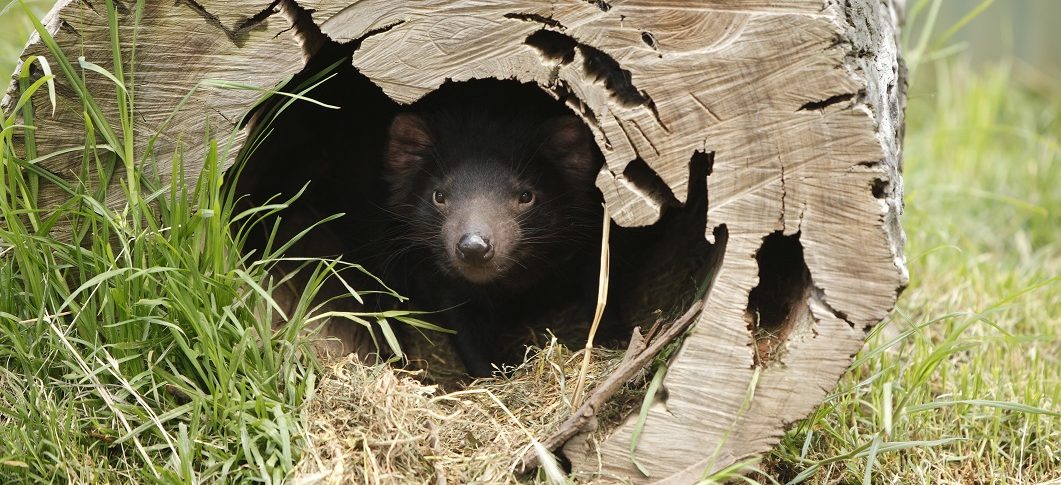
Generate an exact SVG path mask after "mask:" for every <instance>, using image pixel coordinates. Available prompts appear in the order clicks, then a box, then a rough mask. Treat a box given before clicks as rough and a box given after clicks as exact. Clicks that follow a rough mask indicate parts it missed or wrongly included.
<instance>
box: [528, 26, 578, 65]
mask: <svg viewBox="0 0 1061 485" xmlns="http://www.w3.org/2000/svg"><path fill="white" fill-rule="evenodd" d="M526 42H527V45H529V46H531V47H533V48H535V49H537V50H538V52H539V53H540V54H541V55H542V57H543V58H545V60H546V61H550V62H555V63H557V64H561V65H563V64H569V63H571V61H573V60H575V47H577V46H578V42H576V41H575V39H572V38H571V37H570V36H566V35H564V34H561V33H559V32H553V31H552V30H539V31H537V32H535V33H533V34H531V35H529V36H527V41H526Z"/></svg>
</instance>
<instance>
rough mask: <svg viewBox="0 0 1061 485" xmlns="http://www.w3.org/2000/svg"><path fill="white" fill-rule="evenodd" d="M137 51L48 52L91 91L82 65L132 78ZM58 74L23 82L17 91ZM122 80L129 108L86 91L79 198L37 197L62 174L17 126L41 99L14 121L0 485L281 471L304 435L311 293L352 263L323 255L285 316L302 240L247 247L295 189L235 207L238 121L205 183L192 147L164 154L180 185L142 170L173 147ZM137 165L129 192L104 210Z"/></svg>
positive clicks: (0, 183)
mask: <svg viewBox="0 0 1061 485" xmlns="http://www.w3.org/2000/svg"><path fill="white" fill-rule="evenodd" d="M107 3H108V10H110V11H111V12H113V8H112V7H110V5H109V3H110V2H107ZM139 7H140V4H138V5H137V8H139ZM16 8H17V7H16ZM112 16H113V13H112ZM21 18H24V19H25V18H29V17H28V16H24V17H21ZM111 21H112V25H113V22H114V18H111ZM38 29H39V26H38ZM38 31H39V32H43V31H41V30H38ZM45 40H46V42H51V40H50V38H47V37H45ZM119 42H120V41H119V39H117V38H116V37H115V38H113V39H112V43H114V44H116V45H117V44H118V43H119ZM116 52H117V49H116ZM97 61H106V60H97ZM126 61H127V59H123V60H121V62H113V63H109V64H110V65H113V66H115V69H114V70H113V73H112V74H111V73H103V72H99V71H101V70H102V68H99V67H98V66H93V65H89V64H82V68H84V69H85V71H82V69H79V68H77V67H75V66H73V65H71V64H70V63H69V61H67V60H66V59H65V58H63V57H62V56H61V55H59V53H58V52H57V51H56V50H54V49H53V50H52V52H51V56H50V63H51V65H52V68H53V69H54V72H56V73H62V75H63V78H64V79H65V81H66V82H68V83H69V85H71V86H72V87H73V88H74V90H75V91H78V92H84V90H85V87H84V82H83V80H82V78H81V76H82V75H84V76H100V75H111V76H113V77H114V78H115V79H116V82H119V81H117V80H121V81H120V82H122V83H123V84H124V85H126V86H131V85H132V83H131V82H130V80H131V79H132V77H133V75H134V74H133V72H132V71H131V69H128V68H125V69H123V64H125V62H126ZM91 69H95V70H97V72H89V70H91ZM50 78H51V76H44V77H43V78H41V79H40V80H38V81H36V82H33V83H30V81H29V80H28V79H27V80H25V81H22V82H21V83H20V85H21V93H22V94H21V97H20V98H19V99H20V102H27V103H29V100H30V99H31V95H32V94H33V93H34V91H36V90H41V91H43V90H47V89H49V88H50V84H49V81H50ZM117 92H118V95H117V96H118V97H117V100H118V106H119V110H118V116H117V118H118V119H116V120H115V119H108V118H106V117H105V116H104V115H103V114H102V112H103V110H101V109H100V107H99V106H98V105H97V104H96V102H95V101H94V100H93V99H92V98H91V97H89V96H82V101H83V102H84V106H85V112H86V113H88V114H89V117H88V118H89V120H86V127H85V130H86V133H87V134H88V136H87V138H86V139H87V140H89V141H88V143H87V144H86V145H85V146H83V147H81V148H80V149H79V150H77V153H81V155H82V166H83V167H85V169H84V170H83V172H82V173H81V174H80V175H79V177H78V178H77V181H76V182H70V181H67V182H62V181H60V183H59V185H60V186H62V187H63V189H64V190H66V191H67V192H68V193H69V196H70V197H69V199H68V201H67V202H66V203H64V204H63V205H62V206H60V207H57V208H54V207H52V208H48V210H42V209H41V208H40V207H38V205H37V202H36V193H37V187H38V186H39V184H40V183H41V180H40V178H42V177H48V176H49V175H50V174H49V173H48V172H46V171H43V170H41V169H39V168H37V166H36V165H35V163H36V161H35V160H34V158H35V153H34V151H35V144H34V143H33V132H32V130H26V129H24V128H22V127H20V126H19V123H23V122H24V123H27V124H30V123H32V118H30V117H29V114H30V113H31V111H28V110H27V111H17V113H18V114H23V115H25V116H24V117H23V118H22V119H19V118H18V117H17V116H16V115H15V114H12V115H10V116H8V117H6V118H4V119H2V120H0V121H2V124H0V289H2V290H0V483H17V482H79V483H128V482H130V481H133V482H160V481H161V482H181V483H190V482H198V481H219V480H230V481H233V482H239V483H242V482H247V481H264V482H268V483H272V482H280V481H283V480H284V479H285V478H286V477H287V476H288V475H289V474H290V473H291V472H292V471H293V469H294V466H295V464H296V463H297V461H298V459H299V453H300V450H301V448H302V447H304V446H305V444H306V443H305V441H304V433H303V427H304V420H303V418H302V409H303V408H302V406H303V404H304V402H305V400H306V399H307V397H308V396H309V395H311V394H312V392H313V390H314V388H315V381H316V370H315V362H313V361H312V360H311V358H310V357H308V356H310V355H312V352H310V351H309V348H308V347H307V344H308V340H307V339H305V338H304V336H303V334H302V331H303V329H304V328H305V327H306V326H307V324H308V323H309V322H310V321H311V320H312V318H313V312H314V308H312V307H311V306H310V303H309V302H311V301H312V300H313V298H314V296H315V294H316V292H317V291H318V290H319V289H320V287H321V285H322V284H323V281H324V280H325V275H333V274H335V273H337V272H338V271H339V270H340V269H349V267H348V266H346V265H343V264H342V263H339V262H323V261H321V262H318V263H316V264H308V265H307V267H306V268H305V269H304V271H310V272H312V275H311V276H310V277H309V278H308V283H307V284H306V286H305V288H304V289H302V292H301V294H300V295H301V299H299V300H297V301H296V302H295V303H294V304H293V305H291V306H290V307H287V309H286V314H285V313H284V312H285V310H284V309H282V308H281V307H280V306H279V305H278V304H277V303H276V302H275V301H273V300H272V297H271V290H272V289H273V288H274V287H275V286H276V285H279V284H283V281H282V280H279V279H278V278H275V277H273V276H272V274H273V273H271V272H270V269H271V267H272V266H273V265H274V264H276V262H277V261H278V258H279V257H280V256H281V255H282V254H283V253H284V251H285V248H286V247H287V246H288V245H290V244H291V242H283V243H280V242H277V244H275V245H274V244H273V242H272V241H270V242H269V243H268V244H267V246H266V247H265V248H264V249H263V250H262V251H261V252H260V253H258V254H255V255H254V259H248V256H247V255H245V254H244V253H243V249H242V248H243V242H244V240H245V238H246V237H247V234H248V231H249V230H251V229H252V227H254V226H255V225H257V224H260V223H261V219H262V217H264V216H266V215H268V214H271V213H275V212H276V211H279V210H282V209H283V208H284V207H286V204H285V203H284V201H280V202H278V203H276V204H271V205H269V206H265V207H262V208H257V209H250V210H247V211H244V212H239V213H237V212H236V210H235V204H234V200H233V199H232V194H231V193H229V192H226V191H224V190H223V189H222V185H223V184H222V177H223V174H222V173H221V171H220V167H221V163H222V161H223V160H226V159H228V158H229V157H230V156H232V155H233V154H232V153H230V147H231V146H233V143H232V140H233V137H232V136H231V135H232V134H229V133H223V134H221V135H219V136H218V135H213V134H210V133H204V134H203V136H204V139H203V141H202V143H204V145H205V146H208V147H210V150H209V151H208V154H207V156H206V158H205V159H204V160H202V161H201V162H202V166H203V167H204V169H203V172H202V173H201V175H200V177H199V180H198V183H197V184H196V186H195V187H194V188H191V187H188V186H186V185H185V184H184V183H183V182H182V181H183V180H184V177H183V176H181V175H180V174H181V173H182V172H181V170H182V169H181V167H182V166H184V161H183V160H181V158H180V156H177V157H175V158H174V159H173V160H172V161H171V160H165V161H164V163H173V167H174V173H175V174H177V175H178V176H175V177H173V178H172V182H168V183H163V182H161V181H160V180H157V179H152V178H150V177H148V176H147V175H145V173H144V172H141V171H140V170H139V169H138V167H143V166H150V165H151V164H156V163H160V161H159V160H155V159H149V158H145V155H143V154H140V153H137V150H136V147H137V143H136V141H137V140H136V138H135V136H134V135H133V130H132V126H131V120H132V119H134V116H135V113H136V111H135V105H134V102H133V99H134V93H133V92H132V90H131V89H128V88H125V89H120V90H117ZM98 94H99V93H97V95H98ZM36 99H37V100H41V99H47V97H46V96H44V97H41V96H38V97H36ZM27 106H28V105H27ZM174 108H176V107H174ZM89 121H91V123H90V122H89ZM16 134H17V135H20V136H23V137H24V143H23V142H19V141H17V140H16V138H15V136H16ZM241 156H242V155H241ZM122 167H126V168H129V169H130V170H127V171H126V173H125V174H123V175H121V182H122V183H121V190H123V192H124V193H123V195H124V197H123V198H124V200H126V201H128V202H127V203H126V205H125V206H124V207H120V208H117V209H114V208H108V207H105V206H104V205H103V204H102V203H101V201H103V200H105V196H106V189H105V187H107V186H108V181H109V180H110V179H111V178H112V177H113V176H115V174H118V173H121V171H120V170H116V169H120V168H122ZM99 187H103V188H104V189H100V188H99ZM57 228H68V229H69V231H66V232H65V233H64V232H63V230H62V229H59V231H58V232H53V229H57ZM256 260H257V261H256ZM311 263H312V262H311ZM274 321H279V322H281V324H280V325H278V326H277V327H275V328H274V326H273V322H274Z"/></svg>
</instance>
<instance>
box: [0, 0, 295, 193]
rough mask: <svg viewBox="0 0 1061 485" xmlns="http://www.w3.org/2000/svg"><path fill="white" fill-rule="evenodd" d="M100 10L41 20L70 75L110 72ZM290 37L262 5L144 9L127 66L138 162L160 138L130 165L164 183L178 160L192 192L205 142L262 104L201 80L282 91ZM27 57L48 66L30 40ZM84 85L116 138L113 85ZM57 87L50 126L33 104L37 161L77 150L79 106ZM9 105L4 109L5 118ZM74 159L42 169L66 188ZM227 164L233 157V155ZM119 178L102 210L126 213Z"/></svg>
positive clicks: (43, 109) (80, 7)
mask: <svg viewBox="0 0 1061 485" xmlns="http://www.w3.org/2000/svg"><path fill="white" fill-rule="evenodd" d="M103 8H104V6H103V3H102V2H81V1H76V0H73V1H68V2H60V3H58V4H57V5H56V6H55V7H54V8H53V9H52V11H51V12H50V13H49V14H48V15H47V17H46V18H45V22H46V27H47V29H48V31H49V32H51V33H52V35H53V36H54V37H55V40H56V42H57V43H58V44H59V45H60V46H61V47H62V48H63V49H64V52H66V56H67V58H68V59H70V60H71V62H73V63H74V65H75V67H76V66H77V58H78V56H84V57H85V58H86V60H88V61H91V62H94V63H96V64H99V65H100V66H102V67H104V68H105V69H108V70H111V71H112V72H113V66H114V63H113V60H112V59H113V58H112V54H111V47H110V34H109V31H108V27H107V16H106V12H105V11H103V10H102V9H103ZM130 9H131V6H130V7H122V8H119V9H118V13H119V26H120V29H121V30H120V36H121V38H122V39H132V37H133V30H134V29H133V12H132V11H131V10H130ZM289 27H290V22H288V20H287V19H286V18H285V17H283V16H281V15H279V14H278V12H277V11H276V10H275V9H274V8H272V7H271V6H269V4H264V5H262V4H261V2H248V3H246V4H243V3H240V2H228V1H225V2H220V1H219V2H203V3H196V2H191V1H184V0H180V1H176V2H171V1H165V2H155V1H149V2H147V4H146V7H145V11H144V16H143V22H142V25H141V26H140V31H139V33H138V38H139V39H140V45H139V46H138V47H137V49H136V59H135V64H134V65H133V66H131V67H132V72H134V74H135V80H134V92H135V95H136V111H137V118H136V122H135V130H136V133H137V137H136V139H137V140H138V142H139V143H140V144H139V145H138V146H137V150H136V152H137V154H142V153H143V152H144V148H145V145H146V142H147V140H148V139H149V138H150V137H151V136H152V135H154V134H155V133H159V139H158V142H157V143H156V145H155V148H154V153H153V154H151V155H149V156H148V155H145V156H143V157H142V159H140V160H138V162H140V161H143V162H147V164H148V165H149V166H153V165H154V164H155V163H156V162H157V163H158V166H159V167H160V170H161V173H160V175H161V176H162V180H163V182H164V183H166V182H168V181H169V171H170V170H169V167H170V165H171V159H172V155H173V153H174V152H175V151H176V150H181V151H182V152H183V158H184V160H185V162H186V163H187V166H186V167H185V177H186V178H187V181H188V182H189V184H191V185H189V186H194V182H195V180H196V178H197V177H198V175H199V168H200V167H201V166H202V164H203V161H204V159H205V155H206V150H207V148H208V146H207V144H206V143H205V140H206V139H207V136H208V134H209V135H212V136H215V137H218V138H220V139H222V140H223V141H224V140H227V135H228V134H229V133H231V132H233V130H235V129H237V128H238V126H237V125H238V123H239V122H240V120H241V118H242V117H243V115H244V114H245V113H246V112H247V111H248V110H249V109H250V108H251V107H252V105H253V103H254V101H255V100H256V99H257V98H258V97H260V96H261V93H260V92H256V91H252V90H239V89H229V88H219V87H210V86H204V85H202V84H201V83H202V82H203V81H206V80H213V81H227V82H232V83H239V84H244V85H250V86H257V87H262V88H267V89H268V88H272V87H274V86H276V85H277V84H279V83H281V82H283V81H284V80H285V79H286V78H287V77H288V76H290V75H291V74H293V73H296V72H298V71H299V70H300V69H301V68H302V65H303V63H302V57H301V56H302V53H301V50H300V48H299V46H298V43H297V42H296V41H295V40H294V39H293V38H291V37H290V36H288V35H283V34H284V32H285V30H286V29H288V28H289ZM28 55H42V56H45V57H48V58H50V57H51V54H50V53H49V52H48V50H47V48H46V47H45V46H44V45H43V44H42V43H41V42H40V39H39V38H38V37H37V36H36V35H34V37H33V38H31V39H30V42H29V44H28V45H27V47H26V50H25V51H24V52H23V56H22V58H25V57H26V56H28ZM123 58H124V59H125V60H126V63H128V62H129V61H128V60H129V58H130V49H129V46H126V48H125V49H124V50H123ZM51 64H52V66H53V69H56V70H57V67H55V66H56V63H55V62H54V61H52V63H51ZM125 71H126V72H127V73H128V72H130V66H129V65H126V66H125ZM38 75H39V74H38ZM85 77H86V79H87V81H88V85H89V91H90V92H91V93H93V95H94V97H95V99H96V100H97V102H98V103H99V104H100V105H101V108H102V109H103V111H104V112H105V113H106V115H107V118H108V119H109V120H110V122H111V124H112V126H113V127H114V129H115V130H116V131H117V130H120V126H119V124H118V116H117V108H116V106H115V104H114V92H115V88H114V85H113V83H111V82H110V81H109V80H107V79H106V78H104V77H103V76H101V75H98V74H95V73H91V72H86V74H85ZM56 84H57V86H56V90H57V92H58V95H59V97H58V102H57V104H58V107H57V109H56V112H55V115H54V116H52V115H51V109H50V107H48V98H47V94H46V93H45V92H44V90H41V91H39V92H38V93H37V94H36V95H35V96H34V102H35V104H36V106H37V114H36V125H37V132H36V139H37V145H38V151H39V153H50V152H53V151H56V150H59V149H63V148H67V147H73V146H79V145H83V144H84V143H85V140H84V132H85V122H84V119H83V117H82V114H81V113H82V110H81V102H80V101H79V100H78V99H77V97H76V95H75V93H74V92H73V90H72V89H71V88H70V87H69V84H67V83H66V82H65V81H64V80H63V79H61V76H60V78H57V80H56ZM9 93H13V90H11V91H9ZM189 94H190V96H189ZM185 97H187V100H184V98H185ZM182 100H184V101H183V105H182V104H181V103H182ZM9 103H10V101H8V100H7V99H5V101H4V103H3V106H4V110H5V111H6V110H7V105H8V104H9ZM178 106H180V108H179V109H178ZM171 115H173V118H172V119H171V120H170V121H169V123H168V125H167V124H166V120H167V119H168V118H170V116H171ZM159 130H161V132H160V131H159ZM243 136H244V134H243V133H242V132H240V133H238V134H237V137H236V139H235V143H236V145H235V146H236V147H239V146H240V144H241V143H242V141H243ZM80 155H81V154H80V153H73V154H70V155H69V156H61V157H56V158H53V159H50V160H48V161H46V162H44V163H42V164H41V165H42V166H43V167H44V168H45V169H47V170H50V171H51V172H53V173H55V174H57V175H59V176H60V177H63V178H64V179H67V180H73V179H74V177H75V175H76V174H77V173H78V170H79V169H80V165H81V159H80ZM234 155H235V150H233V151H232V156H233V157H234ZM232 161H233V158H232V157H230V158H229V159H227V160H224V163H225V167H227V166H228V165H229V164H231V163H232ZM119 166H120V164H119ZM118 170H119V171H118V173H116V174H115V176H114V177H113V180H114V184H113V186H112V190H110V191H109V193H108V197H107V204H108V205H109V206H110V207H115V208H116V207H121V206H122V205H123V203H124V198H123V195H122V191H121V190H119V189H118V187H117V181H118V180H120V179H121V178H122V175H121V169H120V168H119V169H118ZM40 197H41V204H42V205H43V206H45V207H48V206H51V205H53V204H56V203H58V202H61V201H62V200H64V198H65V197H66V194H65V193H64V192H62V191H60V190H57V189H55V188H54V187H51V186H44V187H42V191H41V196H40Z"/></svg>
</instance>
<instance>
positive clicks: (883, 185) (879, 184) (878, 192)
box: [870, 179, 888, 199]
mask: <svg viewBox="0 0 1061 485" xmlns="http://www.w3.org/2000/svg"><path fill="white" fill-rule="evenodd" d="M870 191H871V192H872V193H873V196H874V197H876V198H878V199H883V198H884V197H885V196H887V195H888V181H887V180H884V179H873V183H872V184H871V185H870Z"/></svg>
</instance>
